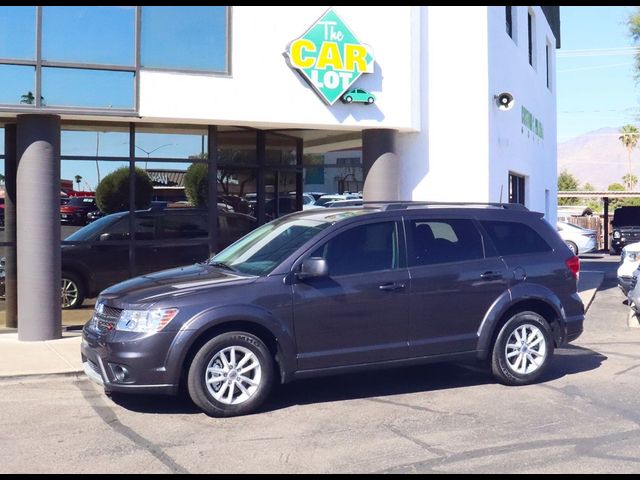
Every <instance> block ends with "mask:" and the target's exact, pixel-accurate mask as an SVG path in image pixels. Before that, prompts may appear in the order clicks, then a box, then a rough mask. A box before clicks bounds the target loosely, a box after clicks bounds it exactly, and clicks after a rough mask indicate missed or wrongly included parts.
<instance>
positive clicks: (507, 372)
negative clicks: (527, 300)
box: [491, 311, 554, 385]
mask: <svg viewBox="0 0 640 480" xmlns="http://www.w3.org/2000/svg"><path fill="white" fill-rule="evenodd" d="M524 325H529V326H533V327H536V328H537V329H538V331H539V332H541V334H542V336H543V338H544V340H543V341H541V342H540V343H543V342H544V348H545V354H544V357H543V360H542V363H541V364H540V365H539V366H537V367H536V368H535V370H533V371H531V372H528V373H519V372H517V371H516V370H515V369H514V368H513V366H512V365H511V364H510V363H509V360H508V359H507V352H506V350H507V342H508V341H509V339H510V338H511V337H512V334H514V332H515V331H516V329H518V328H519V327H523V326H524ZM540 349H541V347H539V348H538V350H537V351H538V352H539V351H540ZM553 349H554V342H553V335H552V334H551V329H550V328H549V324H548V323H547V322H546V320H545V319H544V318H543V317H542V316H541V315H539V314H538V313H536V312H529V311H525V312H519V313H516V314H515V315H513V316H512V317H511V318H510V319H509V320H508V321H507V322H506V323H505V324H504V325H503V326H502V328H501V329H500V332H499V333H498V336H497V338H496V341H495V342H494V344H493V352H492V354H491V370H492V372H493V375H494V376H495V377H496V379H497V380H498V381H499V382H500V383H503V384H505V385H528V384H531V383H534V382H535V381H536V380H537V379H538V378H540V376H541V375H542V374H543V373H544V371H545V370H546V369H547V367H548V366H549V363H550V362H551V359H552V357H553ZM517 357H518V355H516V360H515V362H517V361H518V360H517ZM536 358H538V357H537V356H536ZM525 361H526V360H525ZM530 366H531V364H530ZM525 370H526V368H525Z"/></svg>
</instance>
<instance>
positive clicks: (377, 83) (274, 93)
mask: <svg viewBox="0 0 640 480" xmlns="http://www.w3.org/2000/svg"><path fill="white" fill-rule="evenodd" d="M327 8H328V7H322V6H318V7H310V6H296V7H282V6H279V7H278V6H269V7H265V6H234V7H233V10H232V40H231V45H232V48H231V53H232V59H231V64H232V66H231V68H232V72H231V75H230V76H211V75H192V74H182V73H165V72H162V73H161V72H151V71H142V72H141V74H140V115H142V116H143V117H146V118H145V119H149V120H158V121H164V120H167V121H174V122H175V121H184V122H190V123H213V124H219V125H220V124H227V125H246V126H256V127H270V128H276V127H294V128H295V127H302V128H320V129H333V130H338V129H344V130H360V129H362V128H394V129H399V130H403V131H410V130H416V129H417V128H419V127H418V124H417V123H416V122H417V120H416V118H415V109H414V102H413V96H412V78H413V76H412V69H413V68H414V63H413V61H412V55H413V53H414V52H413V50H414V48H419V46H418V47H414V46H412V44H411V42H412V32H411V28H410V27H409V26H410V25H411V24H412V19H411V15H412V11H413V10H414V9H412V7H409V6H387V7H372V6H367V7H358V6H351V7H348V6H337V7H335V11H336V12H337V14H338V15H339V16H340V17H341V18H342V20H343V21H344V22H345V23H346V24H347V25H348V26H349V28H350V29H351V30H352V31H353V33H354V34H355V35H356V37H357V38H358V39H359V40H360V42H363V43H366V44H368V45H370V46H371V47H372V49H373V53H374V58H375V60H376V63H375V69H374V73H372V74H367V75H363V76H362V77H361V78H360V79H359V80H358V81H357V82H356V84H355V85H357V86H360V87H362V88H364V89H366V90H370V91H372V92H373V93H374V94H375V95H376V97H377V99H376V103H375V104H373V105H368V106H365V105H343V104H342V103H341V102H340V101H338V102H336V104H334V105H333V106H331V107H328V106H327V105H325V104H324V102H323V101H322V100H321V99H320V98H319V97H318V96H317V95H316V94H315V92H314V91H313V90H312V89H311V87H310V86H309V85H308V84H307V83H306V82H305V81H304V80H302V78H301V77H300V75H299V74H298V73H297V72H296V71H294V70H292V69H291V68H290V67H289V66H288V65H287V63H286V61H285V57H284V55H283V53H284V52H285V50H286V48H287V45H288V44H289V43H290V42H291V41H292V40H294V39H296V38H298V37H300V36H301V35H302V34H304V33H305V32H306V30H307V29H308V28H309V27H311V26H312V25H313V24H314V23H315V22H316V20H317V19H318V18H319V17H320V16H321V15H323V14H324V12H325V11H326V10H327Z"/></svg>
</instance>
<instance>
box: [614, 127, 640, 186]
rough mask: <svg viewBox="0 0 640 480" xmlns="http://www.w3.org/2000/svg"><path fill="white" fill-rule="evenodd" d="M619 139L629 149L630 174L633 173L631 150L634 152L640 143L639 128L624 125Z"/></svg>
mask: <svg viewBox="0 0 640 480" xmlns="http://www.w3.org/2000/svg"><path fill="white" fill-rule="evenodd" d="M618 140H620V141H621V142H622V145H624V147H625V148H626V149H627V155H628V158H629V175H632V173H631V152H633V149H634V148H636V145H638V140H640V132H638V129H637V128H636V127H635V126H634V125H624V126H623V127H622V128H621V129H620V136H619V137H618ZM636 183H637V180H636Z"/></svg>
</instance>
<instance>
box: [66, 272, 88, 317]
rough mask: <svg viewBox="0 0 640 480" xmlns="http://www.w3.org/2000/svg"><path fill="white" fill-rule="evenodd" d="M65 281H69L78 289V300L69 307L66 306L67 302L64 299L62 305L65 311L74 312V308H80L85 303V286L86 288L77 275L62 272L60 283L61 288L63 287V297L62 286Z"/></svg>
mask: <svg viewBox="0 0 640 480" xmlns="http://www.w3.org/2000/svg"><path fill="white" fill-rule="evenodd" d="M64 280H68V281H69V282H71V283H73V284H74V285H75V287H76V289H77V292H78V294H77V296H76V299H75V300H74V301H73V302H72V303H70V304H69V305H66V306H64V303H65V300H64V298H62V304H63V307H62V308H63V309H64V310H72V309H74V308H80V307H81V306H82V303H83V302H84V298H85V294H86V293H85V292H86V289H85V286H84V282H83V281H82V279H81V278H80V277H79V276H78V275H76V274H75V273H70V272H62V280H61V282H60V286H61V289H60V290H61V295H62V284H63V282H64Z"/></svg>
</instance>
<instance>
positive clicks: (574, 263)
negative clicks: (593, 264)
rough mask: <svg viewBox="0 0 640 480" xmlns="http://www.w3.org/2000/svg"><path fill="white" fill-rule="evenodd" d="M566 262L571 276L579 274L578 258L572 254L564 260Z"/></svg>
mask: <svg viewBox="0 0 640 480" xmlns="http://www.w3.org/2000/svg"><path fill="white" fill-rule="evenodd" d="M566 264H567V268H568V269H569V270H570V271H571V275H573V278H576V279H577V278H578V277H579V276H580V259H579V258H578V257H576V256H575V255H574V256H573V257H571V258H570V259H568V260H567V261H566Z"/></svg>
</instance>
